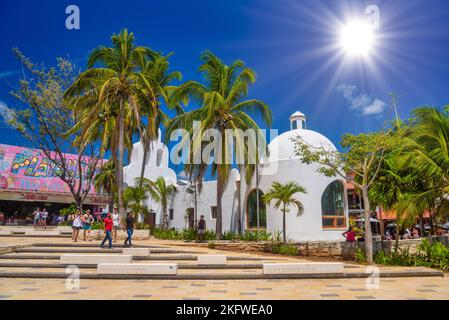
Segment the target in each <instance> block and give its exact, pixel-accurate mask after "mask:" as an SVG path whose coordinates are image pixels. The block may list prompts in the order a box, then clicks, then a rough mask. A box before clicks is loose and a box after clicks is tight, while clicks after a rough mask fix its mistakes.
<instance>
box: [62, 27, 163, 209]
mask: <svg viewBox="0 0 449 320" xmlns="http://www.w3.org/2000/svg"><path fill="white" fill-rule="evenodd" d="M111 40H112V47H104V46H100V47H98V48H96V49H94V50H93V51H92V53H91V54H90V56H89V60H88V63H87V67H88V69H87V70H86V71H84V72H83V73H81V74H80V75H79V76H78V78H77V79H76V80H75V81H74V83H73V84H72V86H71V87H70V88H69V89H68V90H67V92H66V94H65V96H66V97H72V98H76V99H78V103H79V104H80V105H81V106H82V107H85V108H87V109H88V112H85V113H84V114H83V118H82V119H80V121H79V123H82V122H83V121H84V122H91V121H95V120H96V119H98V118H100V119H101V118H103V119H109V118H110V117H113V118H115V121H114V122H115V127H113V128H110V133H112V134H113V138H112V140H113V141H114V144H113V146H114V147H115V148H116V149H115V148H114V149H112V150H111V153H112V157H113V159H114V161H115V162H116V169H117V192H118V206H119V212H120V214H121V215H122V216H124V215H125V206H124V199H123V161H124V159H123V157H124V150H125V133H129V132H132V131H133V127H134V126H136V125H137V126H138V125H139V124H140V118H141V114H142V110H141V109H142V108H143V107H144V106H145V107H149V108H153V109H154V108H155V97H154V94H153V89H152V88H151V85H150V84H149V82H148V81H147V79H146V78H145V76H144V75H143V74H142V72H141V69H142V66H143V65H144V63H145V61H146V60H147V59H149V58H154V57H155V56H157V54H156V53H155V52H153V51H152V50H151V49H149V48H146V47H141V46H135V45H134V34H133V33H129V32H128V30H126V29H124V30H122V31H121V32H120V33H119V34H118V35H117V34H114V35H113V36H112V37H111ZM152 114H156V112H153V113H152ZM127 119H128V121H127ZM129 119H132V120H133V121H130V120H129ZM130 127H131V128H130ZM86 128H93V127H92V126H86ZM139 128H140V127H139ZM85 130H89V129H85ZM103 134H104V135H106V134H108V132H106V131H105V132H103ZM103 148H104V147H103ZM116 153H117V154H116Z"/></svg>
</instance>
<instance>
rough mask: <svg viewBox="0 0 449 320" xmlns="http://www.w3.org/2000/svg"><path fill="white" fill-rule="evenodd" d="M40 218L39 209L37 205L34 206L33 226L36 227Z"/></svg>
mask: <svg viewBox="0 0 449 320" xmlns="http://www.w3.org/2000/svg"><path fill="white" fill-rule="evenodd" d="M40 219H41V211H40V209H39V207H37V208H36V210H34V212H33V221H34V228H37V227H38V226H39V222H40Z"/></svg>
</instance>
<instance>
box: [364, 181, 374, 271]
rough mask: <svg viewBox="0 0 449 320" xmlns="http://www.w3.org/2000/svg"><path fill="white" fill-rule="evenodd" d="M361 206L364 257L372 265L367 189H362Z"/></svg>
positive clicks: (371, 236) (371, 238)
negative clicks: (363, 209) (363, 226)
mask: <svg viewBox="0 0 449 320" xmlns="http://www.w3.org/2000/svg"><path fill="white" fill-rule="evenodd" d="M362 194H363V204H364V207H365V255H366V262H367V263H369V264H372V263H373V235H372V234H371V216H370V205H369V199H368V188H367V187H364V188H362Z"/></svg>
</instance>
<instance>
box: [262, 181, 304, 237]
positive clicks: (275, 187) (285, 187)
mask: <svg viewBox="0 0 449 320" xmlns="http://www.w3.org/2000/svg"><path fill="white" fill-rule="evenodd" d="M296 193H306V190H305V189H304V188H303V187H301V186H300V185H299V184H297V183H296V182H293V181H291V182H288V183H286V184H281V183H279V182H273V184H272V185H271V189H270V190H269V191H268V192H267V193H265V194H264V195H263V198H262V199H263V200H264V201H265V203H266V204H268V205H269V204H270V203H271V202H272V201H274V207H275V208H276V209H279V208H280V207H281V206H282V209H281V210H282V233H283V240H284V243H286V242H287V234H286V222H285V214H286V212H288V207H289V206H291V205H294V206H296V208H297V210H298V211H297V215H300V214H301V213H302V212H303V211H304V207H303V205H302V203H301V202H300V201H299V200H297V199H295V198H294V197H293V195H295V194H296Z"/></svg>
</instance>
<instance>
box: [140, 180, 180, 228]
mask: <svg viewBox="0 0 449 320" xmlns="http://www.w3.org/2000/svg"><path fill="white" fill-rule="evenodd" d="M136 185H138V186H142V189H143V190H145V191H146V192H148V193H149V194H150V197H151V199H152V200H153V201H154V202H156V203H158V204H159V205H160V206H161V207H162V225H163V226H164V227H165V228H167V227H168V219H169V215H168V204H169V202H170V201H171V200H172V199H173V197H174V196H175V194H176V192H177V189H176V187H175V186H174V185H171V184H167V183H166V182H165V179H164V177H159V178H157V179H156V181H154V182H153V181H151V180H149V179H147V178H137V179H136Z"/></svg>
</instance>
